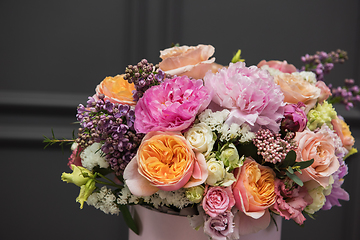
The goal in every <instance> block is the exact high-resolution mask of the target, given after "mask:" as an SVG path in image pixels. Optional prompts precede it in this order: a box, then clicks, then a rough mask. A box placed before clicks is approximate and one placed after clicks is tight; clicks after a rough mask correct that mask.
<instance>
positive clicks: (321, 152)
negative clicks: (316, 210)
mask: <svg viewBox="0 0 360 240" xmlns="http://www.w3.org/2000/svg"><path fill="white" fill-rule="evenodd" d="M294 140H295V141H296V143H297V145H298V148H297V150H296V155H297V156H296V157H297V158H296V161H297V162H302V161H308V160H311V159H314V163H313V164H312V165H311V166H309V167H307V168H305V169H303V170H301V171H302V174H298V173H297V175H298V177H299V178H300V179H301V180H302V181H303V182H307V181H310V180H315V181H316V182H317V183H318V184H320V185H321V186H323V187H327V186H328V185H329V178H330V176H331V175H332V174H333V173H334V172H336V170H338V168H339V166H340V164H339V161H338V160H337V157H336V155H335V146H334V140H333V138H332V137H331V135H330V134H327V133H326V132H316V133H315V132H312V131H310V130H308V129H305V130H304V131H303V132H297V133H296V136H295V138H294Z"/></svg>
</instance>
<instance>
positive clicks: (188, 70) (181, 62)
mask: <svg viewBox="0 0 360 240" xmlns="http://www.w3.org/2000/svg"><path fill="white" fill-rule="evenodd" d="M214 52H215V48H214V47H213V46H211V45H202V44H200V45H198V46H196V47H189V46H181V47H172V48H168V49H165V50H163V51H160V58H161V59H162V61H161V62H160V63H159V66H160V69H161V70H163V71H164V72H166V73H168V74H171V75H177V76H182V75H186V76H188V77H192V78H196V79H200V78H203V77H204V76H205V73H206V72H207V71H209V70H212V68H213V65H212V63H213V62H214V61H215V58H211V59H209V58H210V57H211V56H212V55H213V54H214ZM215 68H216V67H215Z"/></svg>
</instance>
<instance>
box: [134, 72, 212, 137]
mask: <svg viewBox="0 0 360 240" xmlns="http://www.w3.org/2000/svg"><path fill="white" fill-rule="evenodd" d="M211 97H212V95H211V91H210V90H209V89H208V88H206V87H205V86H204V85H203V81H202V80H200V79H199V80H196V79H190V78H188V77H187V76H181V77H175V78H172V79H165V81H164V82H162V83H161V84H160V85H157V86H153V87H152V88H150V89H148V90H147V91H146V92H145V93H144V95H143V97H142V98H141V99H140V100H139V101H138V103H137V104H136V106H135V114H136V119H135V129H136V131H137V132H140V133H148V132H152V131H182V130H185V129H186V128H188V127H190V125H191V124H192V123H193V122H194V120H195V118H196V115H197V114H198V113H199V112H202V111H203V110H204V109H205V108H206V107H207V106H208V105H209V103H210V101H211Z"/></svg>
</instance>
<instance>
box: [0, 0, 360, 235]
mask: <svg viewBox="0 0 360 240" xmlns="http://www.w3.org/2000/svg"><path fill="white" fill-rule="evenodd" d="M359 8H360V4H359V1H357V0H343V1H336V0H312V1H309V0H302V1H280V0H274V1H266V0H258V1H244V0H243V1H218V0H217V1H194V0H193V1H189V0H187V1H170V0H155V1H141V0H133V1H131V0H127V1H119V0H118V1H112V0H104V1H94V0H87V1H79V0H71V1H69V0H63V1H50V0H47V1H45V0H44V1H1V2H0V29H1V33H2V34H1V38H0V68H1V71H0V83H1V84H0V107H1V109H2V111H1V117H0V143H1V144H0V153H1V164H2V165H1V169H2V173H1V174H0V180H1V183H2V186H3V191H2V194H1V200H0V202H1V213H2V214H1V215H2V217H3V221H2V224H1V227H0V239H25V238H30V239H54V240H55V239H65V238H66V239H79V238H87V239H97V238H103V239H127V229H126V227H125V225H124V222H123V220H122V217H121V216H119V217H116V216H109V215H106V214H104V213H102V212H100V211H99V210H96V209H94V208H92V207H88V206H87V205H85V207H84V209H83V210H80V209H79V208H78V206H79V205H78V204H77V203H75V198H76V197H77V194H78V188H77V187H75V186H72V185H68V184H65V183H62V182H61V181H60V175H61V173H62V172H63V171H69V170H68V168H67V166H66V163H67V158H68V156H69V151H68V150H65V152H64V154H62V152H61V149H59V148H57V147H51V148H49V149H47V150H43V149H42V147H43V145H42V144H41V141H42V136H43V135H47V136H50V135H51V131H50V129H51V128H53V129H54V131H55V133H56V135H57V137H71V132H72V129H76V128H77V126H76V125H72V124H71V123H72V122H73V121H75V111H76V106H77V104H78V103H80V102H86V99H87V96H89V95H92V94H93V92H94V88H95V86H96V85H97V84H98V83H99V82H100V81H101V80H102V79H103V78H105V77H106V76H113V75H116V74H118V73H123V72H124V69H125V67H126V65H127V64H133V63H137V62H138V61H139V60H141V59H142V58H147V59H148V60H150V61H152V62H154V63H156V62H158V61H159V50H161V49H164V48H167V47H169V46H170V45H171V43H177V42H179V43H181V44H187V45H197V44H198V43H205V44H211V45H213V46H214V47H215V49H216V52H215V57H216V59H217V60H216V61H217V62H218V63H221V64H227V63H228V62H229V60H230V59H231V57H232V54H233V53H235V52H236V50H237V49H239V48H240V49H242V54H243V57H244V58H245V59H246V62H247V65H253V64H257V63H258V62H259V61H260V60H262V59H267V60H271V59H278V60H284V59H286V60H288V62H290V63H293V64H295V65H296V66H301V61H300V56H302V55H304V54H306V53H309V54H313V53H315V52H316V51H318V50H323V51H331V50H335V49H337V48H341V49H344V50H346V51H348V54H349V58H350V59H349V61H348V62H347V63H346V64H345V65H339V66H336V67H335V69H334V71H333V72H332V73H331V74H330V75H329V76H328V78H327V81H328V82H332V83H334V84H335V85H340V84H342V81H343V79H344V78H354V79H355V80H357V81H358V82H360V68H359V66H360V48H359V41H360V36H359V34H360V27H359V13H360V9H359ZM343 114H344V115H345V117H346V119H347V121H348V122H349V123H350V124H351V127H352V131H353V133H354V135H355V137H357V138H358V139H359V137H360V127H359V125H358V120H359V119H360V118H359V116H360V113H359V111H358V110H356V111H354V112H351V113H346V112H344V113H343ZM359 142H360V141H358V142H357V147H358V148H359V149H360V147H359ZM359 158H360V157H359V155H357V156H354V157H352V158H351V159H349V160H348V163H349V167H350V174H349V175H348V176H347V177H346V179H345V184H344V187H345V189H346V190H347V191H348V192H349V193H350V196H351V201H350V202H343V207H341V208H337V207H335V208H334V209H332V210H330V211H323V212H319V214H318V217H317V220H311V219H308V220H307V221H306V226H305V227H304V228H299V227H298V226H296V224H295V223H293V222H290V221H284V222H283V233H282V236H283V239H293V240H296V239H305V238H306V239H318V240H320V239H358V237H359V236H360V231H359V229H358V227H357V226H359V224H360V218H359V216H360V208H359V206H358V204H357V203H358V202H360V191H359V189H360V177H359V176H360V175H359V174H358V171H360V163H359Z"/></svg>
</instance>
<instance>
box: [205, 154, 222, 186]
mask: <svg viewBox="0 0 360 240" xmlns="http://www.w3.org/2000/svg"><path fill="white" fill-rule="evenodd" d="M207 168H208V174H209V175H208V178H207V179H206V183H207V184H209V185H210V186H215V185H216V183H218V182H221V181H222V180H223V179H224V178H225V175H226V170H225V168H224V163H223V162H222V161H218V160H216V159H215V158H211V159H210V160H209V161H207Z"/></svg>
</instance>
